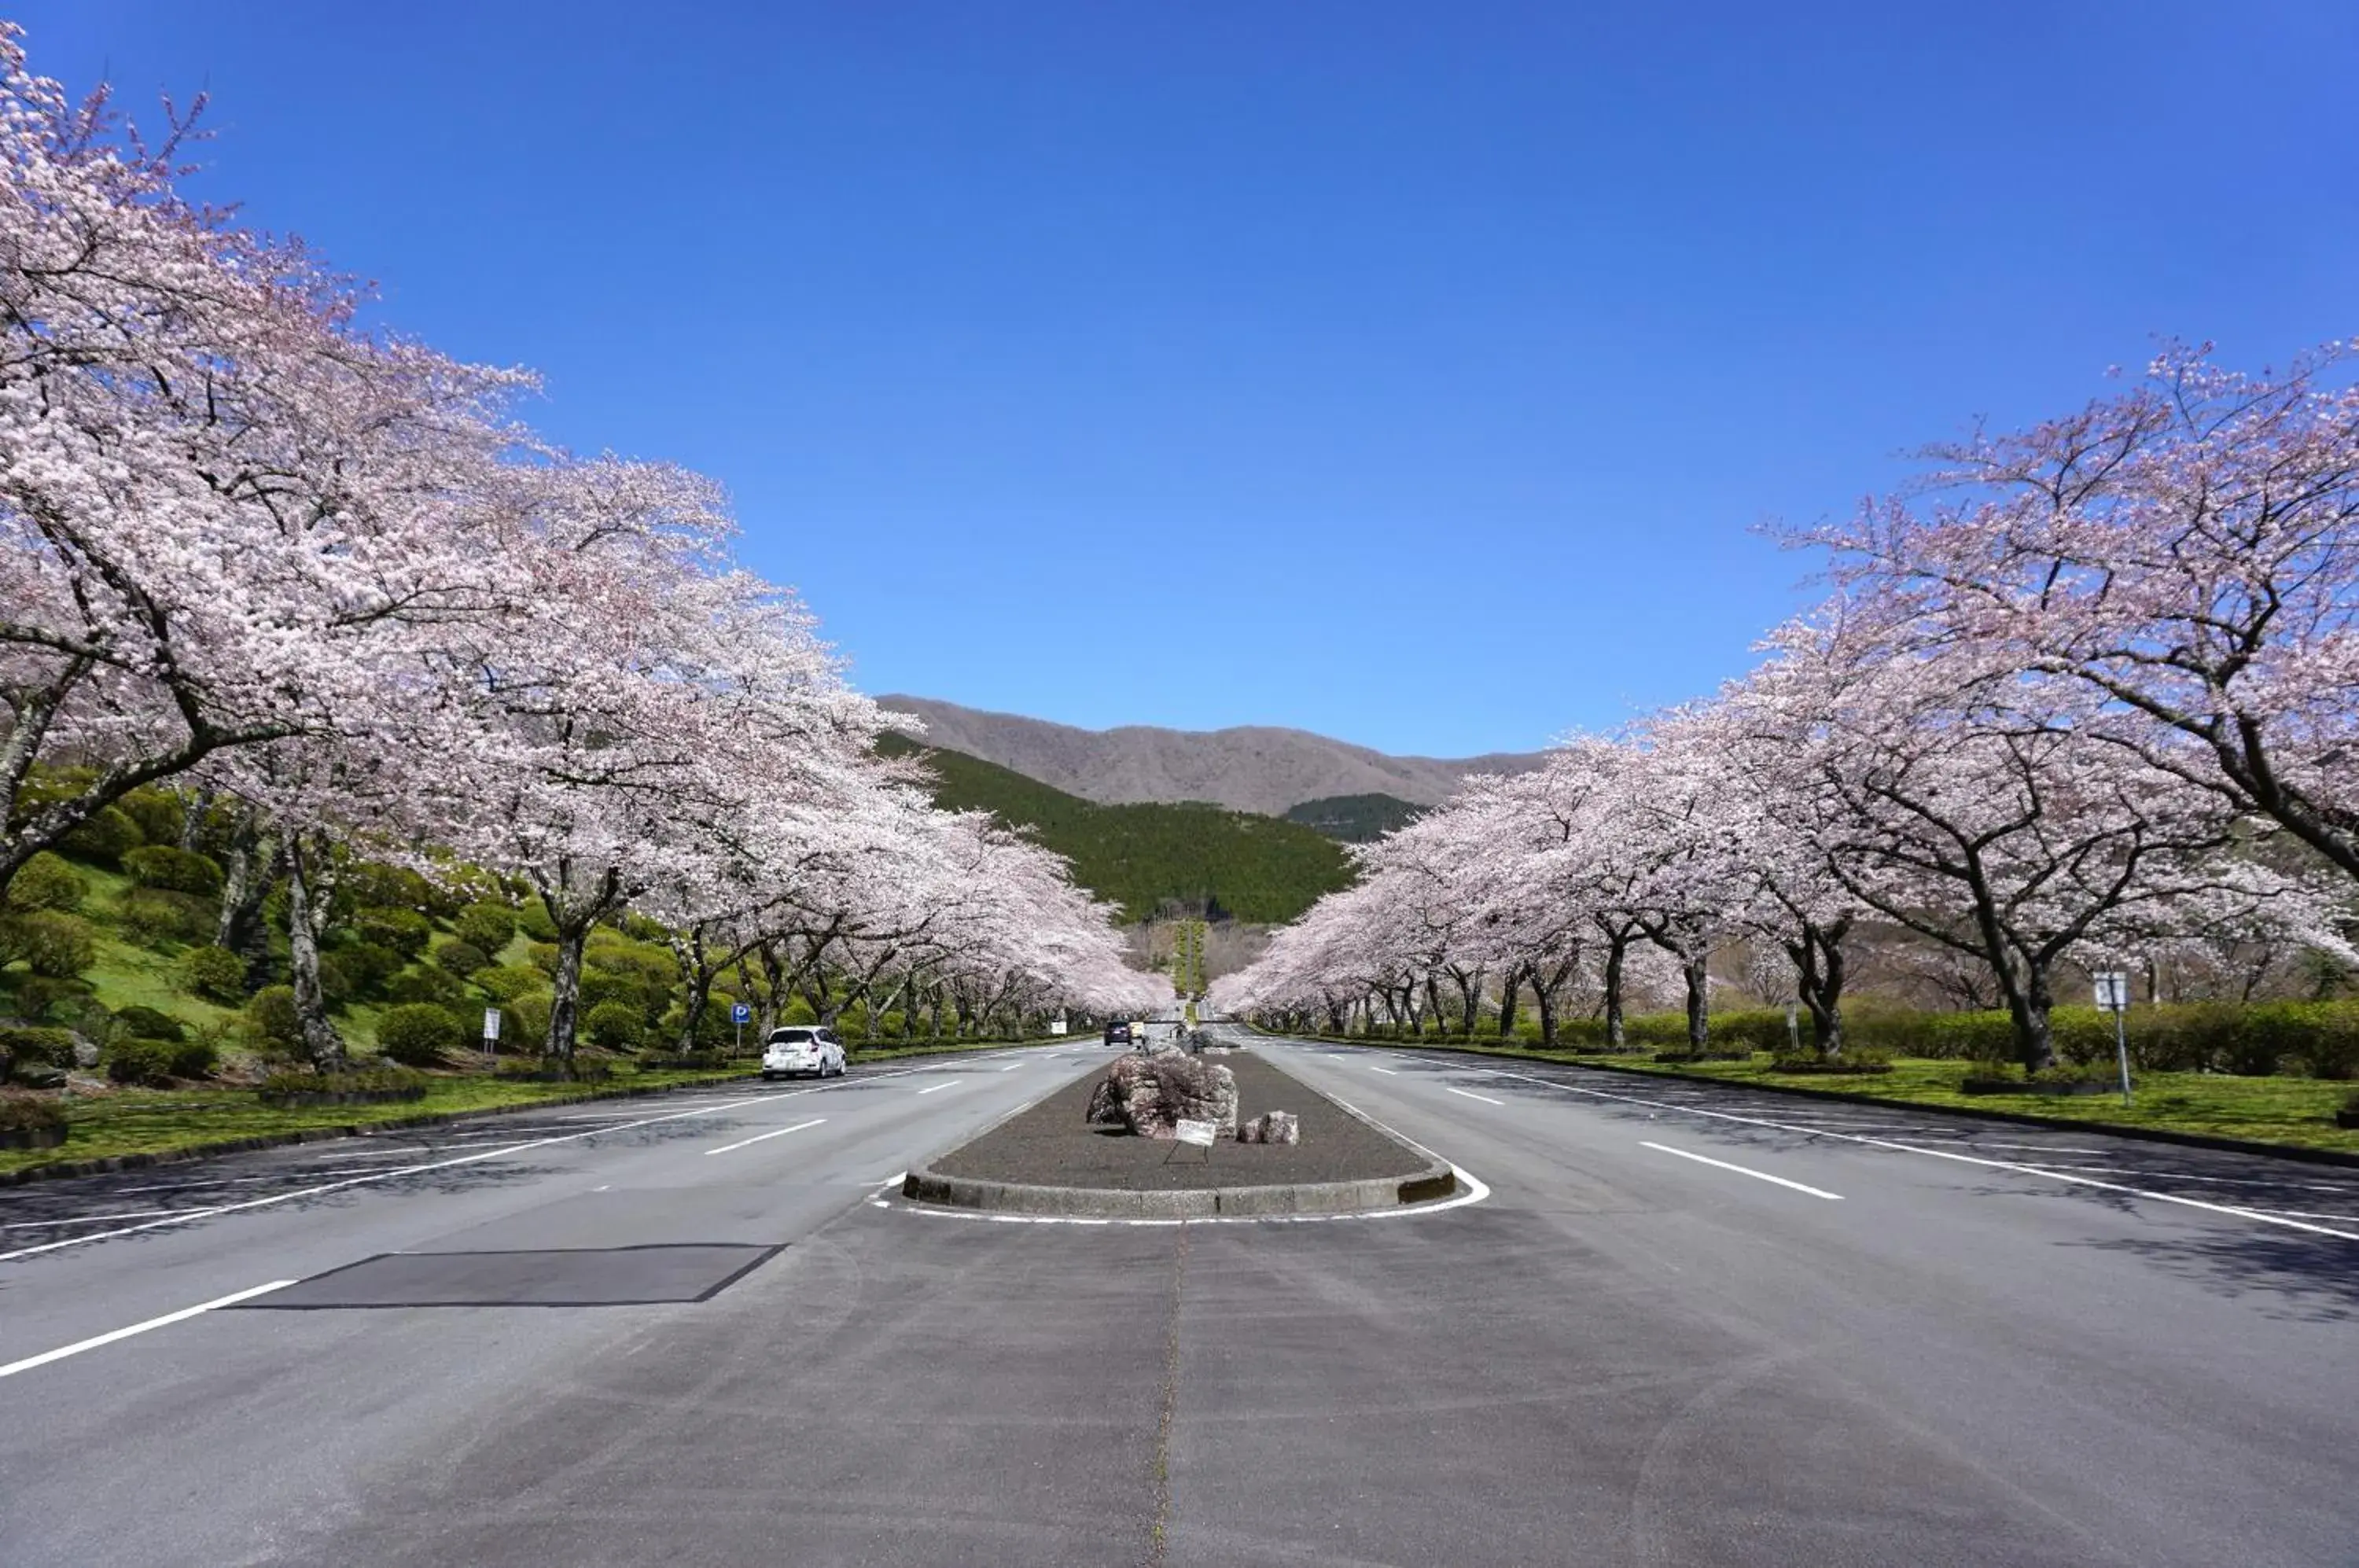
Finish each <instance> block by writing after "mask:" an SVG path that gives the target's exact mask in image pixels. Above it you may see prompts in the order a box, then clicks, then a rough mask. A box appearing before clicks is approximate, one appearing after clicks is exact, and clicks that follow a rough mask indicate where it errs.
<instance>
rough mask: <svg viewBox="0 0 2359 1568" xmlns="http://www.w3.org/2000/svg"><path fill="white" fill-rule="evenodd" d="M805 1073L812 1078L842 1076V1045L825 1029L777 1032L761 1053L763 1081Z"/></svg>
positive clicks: (831, 1031) (783, 1030) (772, 1031)
mask: <svg viewBox="0 0 2359 1568" xmlns="http://www.w3.org/2000/svg"><path fill="white" fill-rule="evenodd" d="M802 1073H810V1075H811V1076H812V1077H814V1078H835V1077H841V1076H842V1075H843V1041H842V1040H838V1039H836V1038H835V1031H834V1030H833V1029H828V1028H825V1027H824V1026H821V1027H819V1028H811V1027H808V1026H806V1027H801V1028H788V1029H772V1030H771V1031H770V1041H769V1043H768V1044H767V1045H766V1046H765V1047H763V1049H762V1081H763V1082H764V1083H768V1082H769V1081H770V1080H771V1079H774V1078H793V1077H797V1076H799V1075H800V1074H802Z"/></svg>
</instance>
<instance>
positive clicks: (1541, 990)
mask: <svg viewBox="0 0 2359 1568" xmlns="http://www.w3.org/2000/svg"><path fill="white" fill-rule="evenodd" d="M1532 1005H1533V1006H1534V1007H1538V1009H1539V1013H1540V1044H1541V1045H1542V1046H1551V1045H1554V1044H1555V1043H1556V987H1555V986H1553V985H1533V987H1532Z"/></svg>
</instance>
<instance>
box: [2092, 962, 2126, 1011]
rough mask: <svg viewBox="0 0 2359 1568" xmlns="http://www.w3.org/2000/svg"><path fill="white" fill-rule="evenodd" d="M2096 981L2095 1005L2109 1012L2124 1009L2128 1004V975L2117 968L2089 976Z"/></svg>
mask: <svg viewBox="0 0 2359 1568" xmlns="http://www.w3.org/2000/svg"><path fill="white" fill-rule="evenodd" d="M2091 978H2092V979H2093V980H2095V981H2096V983H2097V1006H2098V1007H2101V1008H2103V1009H2104V1011H2106V1012H2109V1013H2118V1012H2122V1011H2125V1009H2127V1007H2129V1005H2130V977H2129V976H2128V975H2125V974H2123V973H2122V972H2121V971H2119V970H2113V971H2110V972H2109V973H2106V974H2104V975H2093V976H2091Z"/></svg>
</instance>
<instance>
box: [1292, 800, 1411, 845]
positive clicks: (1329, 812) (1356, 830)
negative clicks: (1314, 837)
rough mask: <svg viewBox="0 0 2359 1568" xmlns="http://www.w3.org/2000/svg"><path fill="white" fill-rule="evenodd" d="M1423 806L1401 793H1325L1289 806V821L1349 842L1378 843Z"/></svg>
mask: <svg viewBox="0 0 2359 1568" xmlns="http://www.w3.org/2000/svg"><path fill="white" fill-rule="evenodd" d="M1422 809H1423V808H1421V807H1419V805H1417V803H1416V802H1414V801H1411V800H1402V799H1401V798H1400V797H1399V796H1397V795H1325V796H1321V798H1320V799H1318V800H1305V801H1303V802H1302V803H1301V804H1300V805H1298V806H1289V807H1288V808H1287V811H1286V820H1287V821H1288V822H1300V823H1301V824H1302V825H1303V826H1304V827H1306V828H1309V829H1310V830H1311V831H1312V832H1314V833H1325V834H1326V835H1327V836H1328V837H1329V838H1332V839H1341V840H1343V842H1344V843H1345V844H1374V843H1375V841H1376V840H1378V839H1380V838H1382V837H1384V836H1385V834H1386V833H1391V832H1392V831H1393V830H1394V829H1396V828H1400V827H1406V826H1407V825H1408V823H1409V822H1410V821H1411V820H1412V819H1414V818H1415V817H1416V815H1417V814H1418V812H1419V811H1420V810H1422Z"/></svg>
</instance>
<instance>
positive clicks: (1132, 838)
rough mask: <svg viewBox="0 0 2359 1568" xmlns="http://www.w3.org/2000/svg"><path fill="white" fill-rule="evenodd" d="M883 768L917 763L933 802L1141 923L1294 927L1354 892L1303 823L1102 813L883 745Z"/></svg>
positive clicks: (1016, 780) (944, 758) (1332, 849)
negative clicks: (1030, 837) (1184, 919)
mask: <svg viewBox="0 0 2359 1568" xmlns="http://www.w3.org/2000/svg"><path fill="white" fill-rule="evenodd" d="M879 749H881V750H883V751H884V752H886V755H888V756H896V757H900V756H908V754H910V753H912V752H919V753H922V754H923V756H924V758H925V760H926V762H927V764H928V766H929V767H930V768H932V769H933V773H934V777H935V780H936V783H935V787H934V791H933V793H934V800H935V801H936V803H937V804H940V805H941V806H944V807H947V808H949V809H951V810H953V811H989V812H991V813H992V815H994V816H995V817H997V818H998V819H999V820H1000V821H1001V822H1006V823H1007V824H1008V825H1009V826H1010V827H1026V828H1030V829H1031V830H1032V831H1033V834H1034V836H1035V837H1036V838H1038V841H1039V842H1040V843H1041V844H1043V845H1045V846H1047V847H1048V848H1049V849H1052V850H1054V851H1055V852H1056V853H1058V854H1059V855H1063V856H1064V857H1065V858H1066V859H1068V860H1070V861H1071V862H1072V865H1073V878H1074V880H1075V881H1077V882H1079V883H1081V884H1082V886H1083V887H1088V888H1091V889H1092V890H1093V891H1094V892H1096V893H1097V895H1098V896H1099V897H1100V898H1106V899H1110V900H1112V901H1113V902H1114V903H1116V904H1119V905H1121V906H1122V909H1123V915H1124V918H1125V920H1141V919H1144V918H1145V917H1146V916H1147V915H1149V914H1152V913H1153V912H1154V911H1155V910H1156V909H1157V908H1158V906H1160V905H1161V904H1163V903H1164V902H1166V901H1167V900H1169V901H1178V902H1182V903H1190V904H1202V905H1205V906H1207V907H1208V909H1209V911H1210V912H1211V913H1212V915H1213V916H1214V917H1215V918H1218V917H1221V916H1228V917H1231V918H1234V919H1236V920H1269V921H1276V920H1293V919H1294V918H1295V917H1296V916H1298V915H1299V914H1301V913H1302V911H1303V910H1305V909H1309V908H1310V906H1311V905H1312V904H1313V903H1314V902H1316V901H1317V900H1318V899H1319V898H1320V897H1321V895H1323V894H1327V893H1331V892H1333V891H1335V890H1337V889H1338V888H1341V887H1347V886H1349V885H1350V883H1351V880H1352V869H1351V864H1350V862H1349V861H1348V860H1347V859H1346V858H1345V857H1344V855H1343V850H1342V849H1341V848H1340V847H1338V846H1337V844H1335V842H1334V841H1333V840H1332V839H1331V838H1329V837H1327V836H1325V835H1323V834H1321V833H1318V832H1316V831H1314V830H1313V829H1310V828H1308V827H1305V826H1303V825H1302V824H1301V823H1299V822H1286V821H1283V820H1281V819H1279V818H1277V817H1263V816H1256V815H1254V814H1253V813H1251V812H1249V811H1225V810H1223V808H1221V807H1219V806H1213V805H1207V804H1202V803H1194V802H1191V803H1188V804H1183V805H1129V806H1101V805H1098V804H1096V803H1095V802H1093V801H1090V800H1082V798H1081V797H1079V796H1077V795H1068V794H1066V793H1065V792H1064V791H1063V790H1061V789H1052V788H1051V787H1049V785H1046V784H1043V783H1041V782H1039V781H1038V779H1027V778H1026V777H1025V776H1024V775H1023V774H1021V773H1016V772H1014V771H1012V770H1011V769H1008V768H1002V767H999V766H998V765H997V764H995V763H990V762H985V761H984V760H983V759H982V758H981V757H969V756H967V755H966V754H965V753H964V752H958V751H950V750H944V749H940V748H936V747H928V746H919V744H918V743H917V742H915V741H911V740H908V739H906V738H904V737H903V736H900V735H886V737H885V739H884V741H883V742H882V744H881V746H880V748H879Z"/></svg>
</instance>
